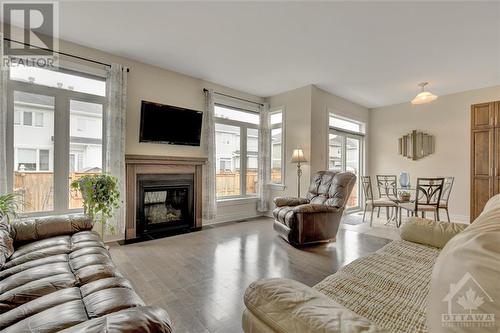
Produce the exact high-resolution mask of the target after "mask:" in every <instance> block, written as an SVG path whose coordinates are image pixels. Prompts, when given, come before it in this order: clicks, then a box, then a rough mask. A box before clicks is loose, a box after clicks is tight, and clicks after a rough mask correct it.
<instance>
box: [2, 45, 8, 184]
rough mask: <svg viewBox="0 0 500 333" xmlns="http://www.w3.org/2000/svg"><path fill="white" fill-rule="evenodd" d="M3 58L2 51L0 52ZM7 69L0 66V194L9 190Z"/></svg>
mask: <svg viewBox="0 0 500 333" xmlns="http://www.w3.org/2000/svg"><path fill="white" fill-rule="evenodd" d="M0 59H2V60H3V53H2V54H0ZM8 76H9V69H8V67H6V66H3V65H2V66H0V194H5V193H7V192H8V191H9V189H8V186H7V80H8Z"/></svg>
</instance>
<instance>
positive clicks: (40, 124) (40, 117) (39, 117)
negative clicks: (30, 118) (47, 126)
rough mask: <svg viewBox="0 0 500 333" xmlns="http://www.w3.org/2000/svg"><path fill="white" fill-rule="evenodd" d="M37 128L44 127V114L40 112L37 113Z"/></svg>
mask: <svg viewBox="0 0 500 333" xmlns="http://www.w3.org/2000/svg"><path fill="white" fill-rule="evenodd" d="M35 126H36V127H43V113H40V112H37V113H35Z"/></svg>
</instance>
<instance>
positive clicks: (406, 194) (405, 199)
mask: <svg viewBox="0 0 500 333" xmlns="http://www.w3.org/2000/svg"><path fill="white" fill-rule="evenodd" d="M399 198H400V199H401V201H402V202H408V201H410V198H411V193H410V192H408V191H401V192H399Z"/></svg>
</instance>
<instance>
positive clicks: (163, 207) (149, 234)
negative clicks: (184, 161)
mask: <svg viewBox="0 0 500 333" xmlns="http://www.w3.org/2000/svg"><path fill="white" fill-rule="evenodd" d="M193 185H194V175H193V174H155V175H141V174H139V175H137V187H136V188H137V209H136V212H137V217H136V221H137V237H138V238H156V236H158V235H159V234H167V233H168V234H178V233H183V232H186V231H190V230H191V229H192V228H193V227H194V218H193V214H194V211H193V199H194V193H193Z"/></svg>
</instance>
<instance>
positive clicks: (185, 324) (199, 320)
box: [110, 218, 394, 333]
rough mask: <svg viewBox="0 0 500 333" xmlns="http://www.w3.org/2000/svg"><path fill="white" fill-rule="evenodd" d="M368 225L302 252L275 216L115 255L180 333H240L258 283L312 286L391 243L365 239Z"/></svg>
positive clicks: (345, 229) (119, 249)
mask: <svg viewBox="0 0 500 333" xmlns="http://www.w3.org/2000/svg"><path fill="white" fill-rule="evenodd" d="M364 226H365V225H343V226H342V228H341V229H340V230H339V233H338V237H337V241H336V242H331V243H327V244H321V245H315V246H309V247H305V248H302V249H296V248H294V247H292V246H290V245H289V244H288V243H286V242H285V241H284V240H282V239H281V238H280V237H278V236H277V234H276V233H275V232H274V231H273V229H272V220H271V219H270V218H259V219H254V220H251V221H246V222H235V223H226V224H224V225H217V226H214V227H210V226H209V227H206V228H204V229H203V230H201V231H199V232H194V233H190V234H184V235H179V236H174V237H168V238H163V239H157V240H152V241H147V242H142V243H136V244H129V245H124V246H119V245H117V244H116V245H114V246H112V247H111V249H110V251H111V254H112V256H113V259H114V261H115V263H116V265H117V266H118V268H119V270H120V271H121V272H122V273H123V274H124V275H125V276H126V277H127V278H128V279H130V280H131V282H132V283H133V285H134V287H135V288H136V290H137V292H138V293H139V295H140V296H141V297H142V298H143V299H144V301H145V302H146V303H147V304H154V305H159V306H161V307H164V308H165V309H167V311H168V313H169V314H170V316H171V319H172V321H173V323H174V327H175V330H176V332H193V333H203V332H229V333H237V332H242V329H241V314H242V312H243V309H244V305H243V294H244V292H245V289H246V287H247V286H248V285H249V284H250V283H251V282H252V281H254V280H257V279H261V278H265V277H286V278H291V279H295V280H298V281H301V282H302V283H305V284H307V285H309V286H312V285H314V284H316V283H318V282H319V281H321V280H322V279H323V278H325V277H326V276H328V275H330V274H332V273H334V272H335V271H337V269H338V268H339V267H341V266H344V265H346V264H348V263H349V262H351V261H353V260H355V259H357V258H359V257H361V256H364V255H366V254H368V253H370V252H373V251H376V250H377V249H379V248H381V247H382V246H384V245H385V244H387V243H389V242H390V239H387V238H381V237H376V236H373V235H368V234H366V233H363V231H362V227H364ZM374 229H375V227H374V228H373V229H371V230H374ZM390 229H394V228H390ZM390 229H388V228H387V230H390ZM388 234H389V235H392V234H391V233H390V232H389V233H388ZM388 238H391V237H388Z"/></svg>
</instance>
